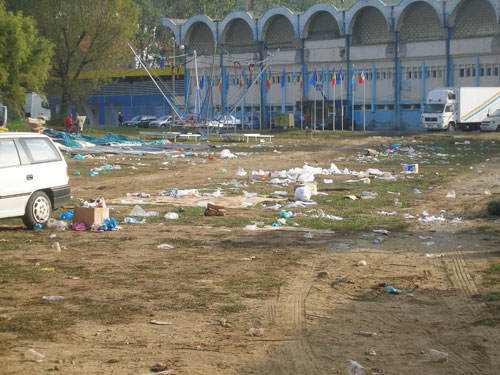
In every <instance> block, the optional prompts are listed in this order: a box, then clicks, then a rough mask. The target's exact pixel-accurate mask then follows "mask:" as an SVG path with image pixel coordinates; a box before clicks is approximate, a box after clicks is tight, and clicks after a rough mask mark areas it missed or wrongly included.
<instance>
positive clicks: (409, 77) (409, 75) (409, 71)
mask: <svg viewBox="0 0 500 375" xmlns="http://www.w3.org/2000/svg"><path fill="white" fill-rule="evenodd" d="M408 79H411V70H408Z"/></svg>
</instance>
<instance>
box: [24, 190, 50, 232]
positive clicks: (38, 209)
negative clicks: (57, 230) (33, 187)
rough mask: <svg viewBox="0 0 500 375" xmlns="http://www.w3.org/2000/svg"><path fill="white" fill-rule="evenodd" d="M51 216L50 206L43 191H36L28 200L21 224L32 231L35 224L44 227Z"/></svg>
mask: <svg viewBox="0 0 500 375" xmlns="http://www.w3.org/2000/svg"><path fill="white" fill-rule="evenodd" d="M51 214H52V204H51V203H50V199H49V197H48V196H47V194H45V193H44V192H43V191H36V192H35V193H33V195H32V196H31V197H30V199H29V200H28V204H27V205H26V212H25V213H24V216H23V223H24V225H26V227H28V229H33V227H34V226H35V225H36V224H40V225H41V226H42V227H44V226H45V225H46V224H47V221H49V219H50V215H51Z"/></svg>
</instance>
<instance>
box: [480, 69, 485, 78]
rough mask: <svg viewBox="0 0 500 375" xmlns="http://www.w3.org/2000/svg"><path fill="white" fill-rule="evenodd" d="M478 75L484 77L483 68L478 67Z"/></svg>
mask: <svg viewBox="0 0 500 375" xmlns="http://www.w3.org/2000/svg"><path fill="white" fill-rule="evenodd" d="M479 75H480V76H481V77H484V68H481V69H479Z"/></svg>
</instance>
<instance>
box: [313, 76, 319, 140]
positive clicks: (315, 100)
mask: <svg viewBox="0 0 500 375" xmlns="http://www.w3.org/2000/svg"><path fill="white" fill-rule="evenodd" d="M317 92H318V90H316V81H314V129H313V130H316V102H317V100H318V94H317Z"/></svg>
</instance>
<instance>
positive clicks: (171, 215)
mask: <svg viewBox="0 0 500 375" xmlns="http://www.w3.org/2000/svg"><path fill="white" fill-rule="evenodd" d="M164 218H165V219H170V220H177V219H178V218H179V214H178V213H176V212H167V213H166V214H165V216H164Z"/></svg>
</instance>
